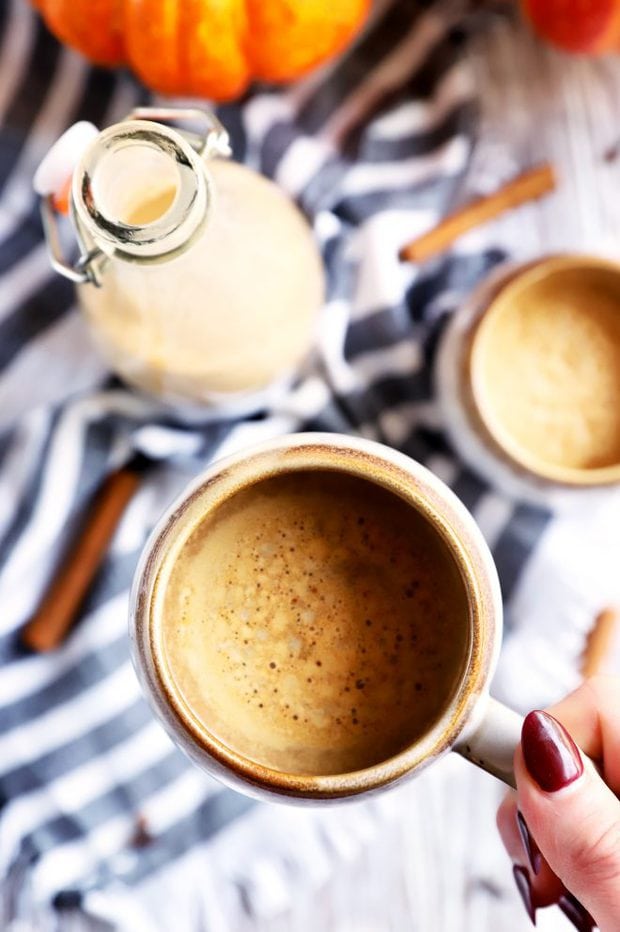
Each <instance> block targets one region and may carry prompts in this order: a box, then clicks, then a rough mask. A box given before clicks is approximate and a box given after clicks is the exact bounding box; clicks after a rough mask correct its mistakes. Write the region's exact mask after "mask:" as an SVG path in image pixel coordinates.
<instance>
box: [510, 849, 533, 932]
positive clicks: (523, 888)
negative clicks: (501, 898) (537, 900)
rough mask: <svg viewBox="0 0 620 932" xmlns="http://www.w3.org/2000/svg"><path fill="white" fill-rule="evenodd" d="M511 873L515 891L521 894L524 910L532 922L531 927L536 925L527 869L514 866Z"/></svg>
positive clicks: (517, 865)
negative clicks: (515, 886)
mask: <svg viewBox="0 0 620 932" xmlns="http://www.w3.org/2000/svg"><path fill="white" fill-rule="evenodd" d="M512 873H513V876H514V879H515V883H516V885H517V890H518V891H519V893H520V894H521V899H522V900H523V905H524V906H525V910H526V912H527V914H528V916H529V917H530V919H531V920H532V923H533V925H536V907H535V906H534V900H533V898H532V885H531V883H530V875H529V874H528V871H527V868H526V867H521V866H520V865H519V864H515V865H514V866H513V868H512Z"/></svg>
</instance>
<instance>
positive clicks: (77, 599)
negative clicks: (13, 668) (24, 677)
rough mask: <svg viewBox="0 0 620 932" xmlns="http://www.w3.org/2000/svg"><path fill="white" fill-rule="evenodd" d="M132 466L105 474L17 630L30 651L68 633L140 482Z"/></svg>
mask: <svg viewBox="0 0 620 932" xmlns="http://www.w3.org/2000/svg"><path fill="white" fill-rule="evenodd" d="M140 472H141V470H140V469H138V468H134V467H133V466H132V465H129V466H126V467H125V468H123V469H119V470H118V471H117V472H115V473H113V474H112V475H111V476H109V477H108V478H107V479H106V480H105V482H104V483H103V485H102V487H101V489H100V490H99V492H98V494H97V496H96V498H95V501H94V504H93V506H92V507H91V510H90V511H89V514H88V516H87V519H86V523H85V524H84V526H83V527H82V530H81V532H80V533H79V534H78V536H77V539H76V540H74V541H73V543H72V545H71V547H70V548H69V551H68V553H67V554H66V556H65V558H64V560H63V562H62V563H61V565H60V567H59V569H58V570H57V571H56V573H55V574H54V578H53V579H52V582H51V584H50V586H49V588H48V589H47V591H46V593H45V595H44V596H43V599H42V601H41V603H40V605H39V608H38V610H37V612H36V613H35V615H34V616H33V617H32V618H31V620H30V621H29V622H28V624H27V625H26V626H25V627H24V629H23V630H22V633H21V640H22V643H23V644H24V645H25V646H26V647H28V648H30V649H31V650H34V651H51V650H55V649H56V648H57V647H59V646H60V645H61V644H62V642H63V641H64V639H65V637H66V635H67V634H68V633H69V630H70V628H71V625H72V624H73V621H74V619H75V616H76V613H77V610H78V608H79V607H80V603H81V602H82V600H83V598H84V596H85V595H86V592H87V591H88V588H89V586H90V584H91V582H92V580H93V578H94V576H95V573H96V572H97V570H98V569H99V567H100V565H101V563H102V561H103V558H104V557H105V555H106V552H107V549H108V545H109V543H110V541H111V539H112V536H113V534H114V531H115V530H116V528H117V526H118V523H119V521H120V519H121V517H122V515H123V512H124V511H125V508H126V506H127V504H128V503H129V501H130V499H131V497H132V496H133V494H134V492H135V491H136V488H137V486H138V484H139V482H140Z"/></svg>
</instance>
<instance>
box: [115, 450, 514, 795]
mask: <svg viewBox="0 0 620 932" xmlns="http://www.w3.org/2000/svg"><path fill="white" fill-rule="evenodd" d="M313 469H317V470H318V469H320V470H334V471H339V472H344V473H346V474H348V475H351V476H356V477H360V478H363V479H366V480H367V481H370V482H373V483H376V484H378V485H380V486H382V487H384V488H386V489H388V490H389V491H391V492H393V493H394V494H395V495H397V496H398V497H399V498H401V499H402V500H403V502H404V503H405V505H406V506H407V507H411V508H414V509H416V511H417V512H418V513H420V514H422V516H423V517H424V518H425V519H426V520H427V521H428V522H429V523H430V524H432V526H433V528H434V529H435V530H436V531H437V534H438V535H440V537H441V538H442V539H443V542H444V543H445V545H446V546H447V547H448V549H449V551H450V553H451V555H452V557H453V559H454V561H455V563H456V566H457V567H458V570H459V573H460V575H461V578H462V581H463V584H464V588H465V591H466V594H467V603H468V608H469V624H470V639H469V640H470V644H469V659H468V662H467V664H466V666H465V668H464V670H463V673H462V676H461V679H460V681H459V683H458V686H457V688H456V689H455V691H454V693H453V695H452V699H451V700H450V702H449V704H448V705H447V706H446V708H445V709H444V710H443V712H442V714H441V716H440V717H439V719H438V720H437V721H435V723H434V724H433V725H432V726H431V727H430V728H429V729H428V731H427V732H426V733H425V734H424V735H423V736H422V737H421V738H419V739H418V740H416V741H415V742H413V743H412V744H410V745H409V746H408V747H407V748H405V750H403V751H401V752H400V753H398V754H396V755H395V756H393V757H391V758H390V759H389V760H385V761H381V762H379V763H377V764H375V765H373V766H371V767H367V768H365V769H363V770H357V771H355V772H353V773H344V774H334V775H308V774H295V773H284V772H281V771H276V770H272V769H270V768H268V767H265V766H263V765H261V764H259V763H257V762H256V761H253V760H250V759H249V758H247V757H245V756H243V755H241V754H239V753H238V752H236V751H235V749H234V748H232V747H228V746H226V745H224V744H223V743H222V741H220V740H219V739H218V738H217V737H216V736H215V735H214V734H212V733H210V732H209V730H208V728H207V727H206V725H205V724H204V723H203V722H201V721H199V720H198V719H197V718H196V717H195V716H194V715H193V714H192V712H191V710H190V709H189V708H188V707H187V705H186V704H185V701H184V699H183V697H182V696H181V695H180V693H179V690H178V688H177V687H176V685H175V682H174V679H173V677H172V676H171V675H170V671H169V669H168V667H167V661H166V657H165V653H164V651H163V650H162V632H161V604H160V603H161V600H158V598H157V591H158V580H160V578H161V576H162V574H163V575H165V573H164V570H165V568H166V566H168V567H170V565H171V561H172V562H173V561H174V556H175V553H178V550H179V547H180V546H181V545H182V543H183V541H184V540H186V539H187V537H188V535H189V534H190V533H191V531H192V530H193V529H194V528H195V527H196V526H197V524H199V523H200V522H201V521H202V520H204V518H205V516H206V515H207V514H209V513H211V512H213V511H214V510H215V509H217V508H218V507H219V506H220V505H222V504H223V503H224V502H225V501H227V500H228V499H230V497H231V496H234V495H235V494H237V493H238V492H240V491H241V490H243V489H246V488H248V487H249V486H251V485H253V484H254V483H256V482H257V481H260V480H261V479H265V478H267V477H270V476H273V475H277V474H290V473H292V472H294V471H296V470H304V471H308V470H313ZM501 633H502V601H501V594H500V588H499V582H498V578H497V572H496V569H495V565H494V563H493V559H492V557H491V554H490V552H489V549H488V547H487V545H486V543H485V541H484V539H483V537H482V534H481V533H480V530H479V529H478V527H477V525H476V524H475V522H474V521H473V519H472V517H471V515H470V514H469V512H468V511H467V510H466V509H465V508H464V506H463V505H462V504H461V502H460V501H459V500H458V499H457V497H456V496H455V495H454V493H453V492H451V490H450V489H449V488H448V487H447V486H446V485H444V484H443V482H441V481H440V480H439V479H438V478H437V477H436V476H434V475H433V474H432V473H431V472H429V471H428V470H427V469H426V468H425V467H424V466H421V465H420V464H419V463H416V462H414V461H413V460H411V459H409V458H408V457H407V456H405V455H403V454H402V453H399V452H397V451H395V450H392V449H391V448H389V447H386V446H383V445H381V444H378V443H374V442H372V441H368V440H363V439H360V438H356V437H348V436H344V435H338V434H318V433H316V434H315V433H311V434H293V435H289V436H285V437H281V438H279V439H276V440H272V441H269V442H267V443H263V444H261V445H260V446H258V447H254V448H252V449H249V450H247V451H244V452H243V453H239V454H235V455H234V456H230V457H227V458H225V459H222V460H220V461H219V462H216V463H214V464H213V465H212V466H210V467H209V469H207V470H206V472H204V473H203V474H202V475H200V476H199V477H198V478H197V479H195V480H194V481H193V482H192V483H191V484H190V486H189V487H188V488H187V489H186V491H185V492H184V493H183V494H182V495H181V496H180V498H178V499H177V501H176V502H174V504H173V505H172V506H171V507H170V508H169V509H168V511H167V512H166V513H165V514H164V516H163V517H162V519H161V520H160V522H159V523H158V525H157V526H156V527H155V529H154V530H153V533H152V534H151V537H150V539H149V541H148V542H147V544H146V546H145V549H144V552H143V554H142V557H141V559H140V562H139V565H138V568H137V571H136V576H135V580H134V585H133V589H132V595H131V605H130V637H131V642H132V653H133V660H134V665H135V668H136V671H137V674H138V677H139V680H140V683H141V685H142V688H143V690H144V692H145V694H146V696H147V698H148V699H149V701H150V703H151V706H152V707H153V709H154V711H155V713H156V714H157V716H158V717H159V719H160V720H161V722H162V723H163V725H164V727H165V728H166V730H167V731H168V733H169V734H170V735H171V737H172V738H173V740H174V741H175V742H176V743H177V744H178V745H179V746H180V747H181V748H182V749H183V750H184V751H185V752H186V753H187V754H188V755H189V757H190V758H191V759H192V760H193V761H194V762H195V763H196V764H198V766H200V767H201V768H202V769H203V770H205V771H207V772H208V773H209V774H211V775H212V776H214V777H216V778H218V779H219V780H221V781H222V782H224V783H226V784H227V785H229V786H232V787H233V788H235V789H237V790H240V791H241V792H244V793H247V794H249V795H251V796H255V797H269V798H279V799H281V800H282V799H283V800H287V801H290V802H294V801H304V800H310V801H329V800H335V799H342V798H345V797H354V796H358V795H359V794H362V793H370V792H373V791H377V790H380V789H384V788H386V787H388V786H390V785H392V784H394V783H396V782H397V781H400V780H402V779H404V778H406V777H410V776H412V775H413V774H415V773H416V772H417V771H418V770H420V769H421V768H422V767H424V766H426V765H427V764H429V763H431V762H432V761H433V760H435V759H436V758H438V757H439V756H440V755H442V754H443V753H445V752H447V751H449V750H453V751H456V752H457V753H459V754H461V755H462V756H463V757H465V758H467V759H468V760H470V761H472V762H473V763H475V764H477V765H478V766H479V767H482V768H483V769H484V770H487V771H488V772H489V773H492V774H494V775H495V776H497V777H499V778H500V779H502V780H504V781H505V782H506V783H508V784H509V785H511V786H512V785H514V773H513V767H512V758H513V753H514V750H515V747H516V745H517V743H518V742H519V740H520V731H521V718H520V716H519V715H517V714H516V713H515V712H513V711H511V710H510V709H508V708H506V707H505V706H503V705H501V704H500V703H498V702H496V701H495V700H494V699H492V698H491V697H490V696H489V683H490V680H491V677H492V675H493V671H494V669H495V665H496V661H497V656H498V653H499V648H500V642H501Z"/></svg>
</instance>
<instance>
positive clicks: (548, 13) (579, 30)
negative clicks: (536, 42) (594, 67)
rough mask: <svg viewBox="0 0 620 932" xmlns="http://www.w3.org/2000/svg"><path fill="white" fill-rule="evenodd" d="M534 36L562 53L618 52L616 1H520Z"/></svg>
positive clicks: (619, 11) (619, 22)
mask: <svg viewBox="0 0 620 932" xmlns="http://www.w3.org/2000/svg"><path fill="white" fill-rule="evenodd" d="M522 4H523V11H524V13H525V15H526V16H527V18H528V19H529V20H530V22H531V23H532V25H533V26H534V29H535V30H536V32H537V33H538V34H539V35H540V36H542V38H543V39H547V41H549V42H552V43H553V44H554V45H557V46H559V48H561V49H564V50H565V51H566V52H585V53H590V54H599V53H602V52H609V51H612V50H614V49H618V48H620V3H619V2H618V0H522Z"/></svg>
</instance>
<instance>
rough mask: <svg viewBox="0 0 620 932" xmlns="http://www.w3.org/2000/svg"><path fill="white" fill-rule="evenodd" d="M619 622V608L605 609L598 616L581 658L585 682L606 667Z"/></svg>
mask: <svg viewBox="0 0 620 932" xmlns="http://www.w3.org/2000/svg"><path fill="white" fill-rule="evenodd" d="M619 621H620V614H619V612H618V609H617V608H605V609H603V611H602V612H599V614H598V615H597V616H596V618H595V620H594V625H593V626H592V630H591V631H590V633H589V635H588V639H587V641H586V645H585V649H584V652H583V655H582V658H581V675H582V676H583V678H584V680H585V679H588V677H590V676H595V675H596V674H597V673H599V672H600V671H601V670H602V668H603V667H604V665H605V661H606V660H607V658H608V656H609V654H610V652H611V649H612V647H613V645H614V642H615V639H616V634H617V632H618V630H619Z"/></svg>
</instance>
